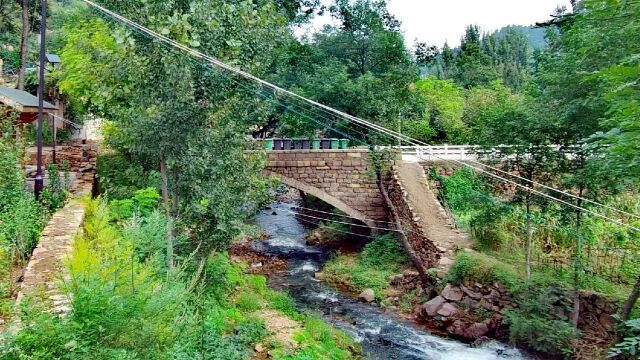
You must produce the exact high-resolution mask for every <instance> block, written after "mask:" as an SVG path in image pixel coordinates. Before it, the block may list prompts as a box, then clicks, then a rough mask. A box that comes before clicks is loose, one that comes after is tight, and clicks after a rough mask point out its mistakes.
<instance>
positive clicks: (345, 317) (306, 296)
mask: <svg viewBox="0 0 640 360" xmlns="http://www.w3.org/2000/svg"><path fill="white" fill-rule="evenodd" d="M294 207H295V205H291V204H287V203H281V202H276V203H274V204H272V208H271V209H270V210H265V211H262V212H261V213H259V214H258V215H257V216H256V222H257V223H258V225H259V226H260V227H261V228H262V230H263V231H265V232H266V233H267V234H268V235H269V239H268V240H266V241H256V242H254V247H255V249H256V250H258V251H260V252H263V253H267V254H278V255H287V256H288V258H289V267H288V270H286V271H282V272H279V273H275V274H272V275H270V276H269V284H270V286H272V287H274V288H276V289H278V290H284V291H287V292H288V293H289V294H290V295H291V296H292V297H293V299H294V300H295V301H296V304H297V305H298V306H299V307H300V308H303V309H308V310H311V311H315V312H319V313H320V314H321V315H322V317H323V319H324V320H325V321H327V322H329V323H331V324H333V325H334V326H336V327H337V328H339V329H342V330H344V331H346V332H347V333H349V334H351V335H352V336H353V337H354V338H355V339H356V341H358V342H359V343H361V345H362V348H363V350H364V354H365V356H366V357H367V358H368V359H385V360H386V359H429V360H430V359H434V360H439V359H443V360H444V359H446V360H463V359H464V360H468V359H479V360H485V359H486V360H489V359H525V357H524V356H523V355H522V354H521V353H520V352H519V351H518V350H517V349H514V348H512V347H509V346H507V345H504V344H501V343H498V342H491V343H487V344H485V345H483V346H481V347H470V346H469V345H466V344H463V343H461V342H457V341H454V340H450V339H445V338H441V337H438V336H435V335H432V334H430V333H429V332H428V331H426V330H424V329H421V328H419V327H418V326H416V325H414V324H411V323H409V322H406V321H403V320H401V319H398V318H396V317H393V316H391V315H389V314H386V313H384V311H383V310H382V309H380V308H379V307H377V306H374V305H369V304H365V303H362V302H359V301H357V300H356V299H354V298H352V297H350V296H348V295H345V294H342V293H340V292H339V291H336V290H334V289H333V288H331V287H329V286H327V285H326V284H324V283H322V282H320V281H319V280H317V279H316V278H315V277H314V273H315V272H316V271H319V270H320V269H321V268H322V266H323V264H324V263H325V261H326V260H327V259H328V256H329V255H328V254H327V252H326V251H324V250H323V249H321V248H318V247H313V246H307V245H306V244H305V236H306V232H307V229H306V228H305V227H304V226H303V224H302V223H300V222H299V221H298V220H297V219H296V217H295V215H294V214H292V213H291V212H290V211H291V210H292V209H293V208H294Z"/></svg>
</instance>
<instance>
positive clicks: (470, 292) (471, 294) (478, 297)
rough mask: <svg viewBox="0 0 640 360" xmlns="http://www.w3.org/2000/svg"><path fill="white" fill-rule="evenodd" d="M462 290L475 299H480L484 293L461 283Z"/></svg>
mask: <svg viewBox="0 0 640 360" xmlns="http://www.w3.org/2000/svg"><path fill="white" fill-rule="evenodd" d="M460 290H462V292H464V293H465V294H467V296H468V297H470V298H472V299H474V300H480V298H481V297H482V294H480V293H477V292H475V291H473V290H471V289H469V288H468V287H466V286H464V285H460Z"/></svg>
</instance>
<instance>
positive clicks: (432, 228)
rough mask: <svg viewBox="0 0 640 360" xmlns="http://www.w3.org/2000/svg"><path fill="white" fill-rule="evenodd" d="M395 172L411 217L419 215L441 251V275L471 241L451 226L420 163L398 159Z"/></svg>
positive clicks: (439, 269)
mask: <svg viewBox="0 0 640 360" xmlns="http://www.w3.org/2000/svg"><path fill="white" fill-rule="evenodd" d="M396 173H397V175H398V179H399V181H400V183H401V184H402V187H403V188H404V191H406V192H407V196H406V199H407V201H408V202H409V205H410V206H411V208H412V211H413V216H414V218H420V221H419V223H420V225H421V226H422V228H423V231H424V234H425V235H426V236H427V238H428V239H429V240H430V241H431V242H433V243H434V244H435V245H436V247H437V248H438V250H440V252H441V257H440V261H439V263H438V266H437V269H438V273H439V274H443V273H445V272H446V271H447V270H448V269H449V267H450V266H451V265H452V264H453V261H454V258H455V255H456V252H457V251H458V250H460V249H465V248H470V247H471V244H472V243H471V240H470V239H469V238H468V237H467V236H466V234H464V233H462V232H461V231H460V230H458V229H456V228H455V227H454V226H453V225H454V224H452V220H451V219H450V218H449V217H448V216H447V213H446V212H445V210H444V209H443V207H442V205H441V204H440V202H439V201H438V199H437V197H436V196H435V194H434V193H433V191H432V190H431V189H430V188H429V185H428V182H427V177H426V175H425V173H424V169H423V168H422V166H421V165H420V164H419V163H417V162H413V163H408V162H400V163H399V164H398V165H397V167H396Z"/></svg>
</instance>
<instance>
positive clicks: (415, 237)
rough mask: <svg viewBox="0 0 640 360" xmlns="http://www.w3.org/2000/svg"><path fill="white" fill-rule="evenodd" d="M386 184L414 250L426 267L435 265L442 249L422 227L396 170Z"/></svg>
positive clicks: (386, 180) (388, 177)
mask: <svg viewBox="0 0 640 360" xmlns="http://www.w3.org/2000/svg"><path fill="white" fill-rule="evenodd" d="M384 183H385V184H384V186H385V187H386V189H387V192H388V194H389V199H390V200H391V202H392V203H393V206H394V208H395V209H396V211H397V212H398V216H399V217H400V219H401V221H402V226H403V228H404V229H405V233H406V234H407V240H408V241H409V243H410V245H411V248H412V250H413V251H414V252H415V253H416V255H417V256H418V257H419V258H420V260H421V261H422V264H423V265H424V267H425V268H426V269H429V268H432V267H435V266H436V265H437V264H438V262H439V260H440V254H441V251H440V250H439V249H438V248H437V247H436V245H435V244H434V243H433V242H432V241H431V240H429V238H428V237H427V235H426V234H425V231H424V228H423V227H422V223H421V219H420V217H419V216H417V215H416V214H415V213H414V211H413V208H412V207H411V205H409V202H408V201H407V196H408V194H407V192H406V191H405V190H404V188H403V187H402V183H401V181H400V179H399V178H398V175H397V174H396V173H395V171H392V172H391V174H390V175H389V176H387V178H386V179H385V181H384Z"/></svg>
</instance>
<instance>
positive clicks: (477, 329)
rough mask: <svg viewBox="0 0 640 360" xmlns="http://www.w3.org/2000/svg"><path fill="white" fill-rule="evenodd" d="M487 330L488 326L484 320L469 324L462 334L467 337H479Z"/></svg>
mask: <svg viewBox="0 0 640 360" xmlns="http://www.w3.org/2000/svg"><path fill="white" fill-rule="evenodd" d="M488 332H489V327H488V326H487V324H485V323H484V322H479V323H475V324H471V326H469V327H468V328H467V329H466V331H465V334H464V337H466V338H467V339H479V338H481V337H483V336H485V335H486V334H487V333H488Z"/></svg>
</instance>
